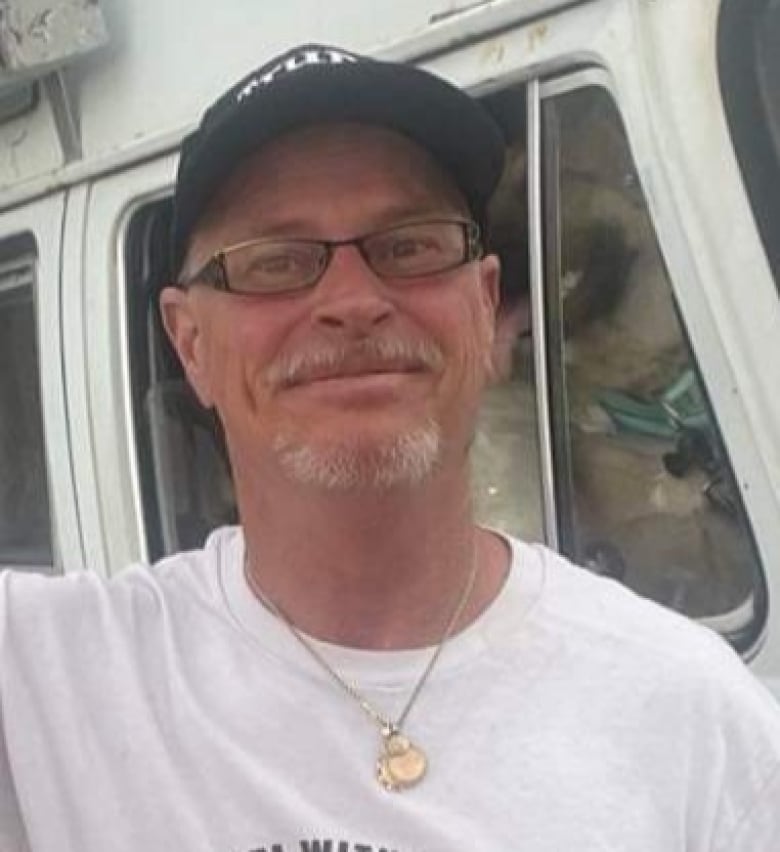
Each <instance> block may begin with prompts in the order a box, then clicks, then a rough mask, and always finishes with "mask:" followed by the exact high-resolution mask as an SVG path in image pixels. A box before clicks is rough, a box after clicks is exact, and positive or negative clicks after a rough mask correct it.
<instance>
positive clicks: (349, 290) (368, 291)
mask: <svg viewBox="0 0 780 852" xmlns="http://www.w3.org/2000/svg"><path fill="white" fill-rule="evenodd" d="M315 293H316V299H317V304H316V306H315V308H314V319H315V321H316V322H317V323H319V324H320V325H322V326H325V327H327V328H329V329H332V330H334V331H340V332H342V333H352V334H358V335H361V334H369V333H371V332H372V331H375V330H376V327H377V326H379V325H381V324H383V323H384V322H386V321H387V320H388V319H389V317H390V316H391V315H392V314H393V311H394V306H393V303H392V302H391V301H390V299H389V298H388V297H387V287H386V284H385V282H384V281H383V280H382V279H381V278H380V277H379V276H378V275H377V274H376V273H375V272H374V271H373V269H371V267H370V266H369V265H368V263H366V260H365V258H364V257H363V256H362V255H361V253H360V251H359V250H358V248H357V246H354V245H348V246H338V247H337V248H335V249H334V251H333V256H332V257H331V260H330V263H329V265H328V268H327V270H326V271H325V274H324V275H323V276H322V278H321V279H320V280H319V282H318V283H317V286H316V291H315Z"/></svg>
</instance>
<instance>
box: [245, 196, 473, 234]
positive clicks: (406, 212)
mask: <svg viewBox="0 0 780 852" xmlns="http://www.w3.org/2000/svg"><path fill="white" fill-rule="evenodd" d="M468 215H469V214H468V212H467V211H461V210H456V209H455V206H454V205H452V204H448V203H446V202H445V203H439V204H436V203H431V204H414V203H404V204H398V205H392V206H390V207H387V208H385V209H384V210H381V211H379V212H377V213H375V214H372V215H371V216H368V217H367V218H366V219H365V222H364V224H362V225H361V226H360V228H359V229H357V230H356V231H355V233H354V234H352V233H350V234H333V233H330V232H328V233H325V232H323V231H322V226H321V225H320V224H317V223H315V222H314V221H313V220H311V219H306V218H302V217H289V218H282V219H277V220H275V221H273V222H265V223H263V222H257V223H256V224H255V225H253V227H252V228H250V229H248V230H249V231H250V232H251V234H252V236H251V237H249V239H252V238H253V237H257V238H260V239H263V238H266V237H269V238H273V237H291V238H295V237H300V238H311V239H342V238H343V239H346V238H349V237H352V236H360V235H361V234H370V233H373V232H374V231H381V230H384V229H385V228H392V227H393V226H394V225H403V224H404V223H406V222H417V221H420V220H425V219H436V218H445V219H446V218H450V217H452V216H458V217H460V216H468ZM242 230H244V229H242Z"/></svg>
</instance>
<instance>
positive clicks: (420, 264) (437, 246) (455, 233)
mask: <svg viewBox="0 0 780 852" xmlns="http://www.w3.org/2000/svg"><path fill="white" fill-rule="evenodd" d="M363 250H364V252H365V254H366V257H367V259H368V261H369V263H370V264H371V267H372V268H373V270H374V271H375V272H376V273H377V274H378V275H383V276H386V277H388V278H413V277H414V276H417V275H432V274H433V273H436V272H443V271H444V270H446V269H452V268H453V267H455V266H458V265H459V264H461V263H464V262H465V261H466V258H467V252H466V226H464V224H463V223H461V222H419V223H416V224H412V225H402V226H400V227H398V228H392V229H390V230H388V231H382V233H379V234H372V235H371V236H370V237H368V238H367V239H366V240H364V242H363Z"/></svg>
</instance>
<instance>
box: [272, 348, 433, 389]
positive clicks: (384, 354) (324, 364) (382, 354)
mask: <svg viewBox="0 0 780 852" xmlns="http://www.w3.org/2000/svg"><path fill="white" fill-rule="evenodd" d="M442 360H443V358H442V355H441V353H440V351H439V350H438V348H437V347H434V346H432V345H430V344H427V343H426V344H410V343H406V342H402V341H366V342H363V343H361V344H358V345H354V346H350V347H342V348H336V349H320V350H314V351H311V352H304V353H296V354H294V355H292V356H290V357H287V358H285V359H282V360H281V361H280V362H278V363H276V364H275V365H274V366H273V367H272V368H271V369H270V371H269V375H268V380H269V383H270V384H271V385H272V386H275V387H277V388H279V389H282V390H287V389H290V388H295V387H298V386H300V385H308V384H315V383H317V382H328V381H335V380H346V379H360V378H370V377H374V376H377V377H379V376H383V375H387V376H402V375H412V374H420V373H429V372H435V371H437V370H438V369H440V366H441V363H442Z"/></svg>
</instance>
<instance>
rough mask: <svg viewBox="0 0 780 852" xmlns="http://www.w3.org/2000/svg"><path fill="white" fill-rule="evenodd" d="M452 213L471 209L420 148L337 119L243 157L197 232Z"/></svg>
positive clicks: (361, 223) (249, 232)
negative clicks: (331, 123)
mask: <svg viewBox="0 0 780 852" xmlns="http://www.w3.org/2000/svg"><path fill="white" fill-rule="evenodd" d="M447 211H457V212H459V213H467V212H468V208H467V205H466V203H465V201H464V199H463V196H462V194H461V192H460V190H459V189H458V188H457V187H456V185H455V183H454V182H453V180H452V179H451V178H450V177H449V176H448V175H447V174H446V173H445V172H444V170H443V169H442V168H441V167H440V166H439V165H438V164H437V163H436V162H435V161H434V160H433V158H432V157H431V156H430V155H429V154H428V153H427V152H426V151H425V150H424V149H423V148H422V147H420V146H419V145H417V144H416V143H415V142H413V141H411V140H410V139H408V138H406V137H404V136H402V135H400V134H398V133H395V132H393V131H390V130H386V129H384V128H378V127H367V126H364V125H357V124H333V125H322V126H316V127H311V128H306V129H305V130H300V131H296V132H293V133H289V134H287V135H284V136H282V137H280V138H278V139H277V140H275V141H274V142H272V143H270V144H268V145H266V146H265V147H263V148H262V149H261V150H260V151H258V152H257V153H255V154H253V155H251V156H250V157H248V158H246V159H245V160H243V161H242V162H241V163H240V164H239V165H238V166H237V168H236V169H235V170H234V171H233V172H232V173H231V175H230V176H229V177H228V179H227V180H226V181H225V183H224V184H223V185H222V187H220V189H219V191H218V192H217V193H216V195H215V197H214V199H213V201H212V203H211V204H210V205H209V208H208V209H207V211H206V214H205V216H204V217H203V219H202V220H201V222H200V223H199V226H198V228H197V231H198V232H203V231H208V232H209V233H214V232H215V231H219V232H222V233H223V234H224V233H225V232H226V231H227V232H228V233H230V234H231V235H233V236H235V237H236V238H239V239H240V238H243V237H244V236H253V235H256V234H257V233H258V231H259V230H260V231H262V230H264V229H279V230H282V231H283V230H285V229H286V228H287V227H288V226H289V228H290V229H292V230H294V229H295V226H296V224H300V225H301V226H303V225H305V224H308V225H309V226H310V227H315V228H316V227H320V225H321V226H322V227H323V228H328V227H331V226H332V225H333V224H334V223H336V222H337V223H339V224H343V225H344V227H347V228H349V227H351V226H358V227H369V228H370V227H373V226H374V225H376V226H381V225H382V224H384V222H383V221H382V220H383V219H387V220H388V221H390V220H392V218H393V217H396V218H397V217H399V216H400V217H404V216H412V217H413V216H414V215H415V214H418V215H424V214H426V213H437V212H438V213H441V212H447ZM329 219H333V220H335V222H330V221H329ZM352 219H354V222H352V221H350V220H352ZM374 219H375V220H376V221H372V220H374ZM242 231H243V232H244V233H241V232H242ZM333 236H337V235H336V234H333Z"/></svg>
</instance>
